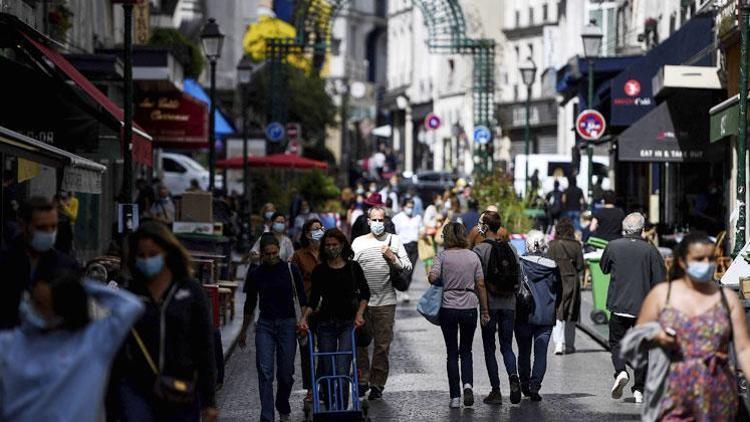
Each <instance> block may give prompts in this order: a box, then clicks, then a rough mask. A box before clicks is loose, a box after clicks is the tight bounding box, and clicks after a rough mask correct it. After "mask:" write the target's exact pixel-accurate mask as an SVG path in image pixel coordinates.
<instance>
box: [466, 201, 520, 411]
mask: <svg viewBox="0 0 750 422" xmlns="http://www.w3.org/2000/svg"><path fill="white" fill-rule="evenodd" d="M479 230H480V231H483V232H484V233H482V234H483V235H484V236H485V240H484V241H482V242H480V243H477V244H476V245H475V246H474V252H476V254H477V255H479V260H480V261H481V262H482V270H483V272H484V279H485V285H486V286H487V302H488V304H489V311H490V321H489V322H488V323H487V324H486V325H484V326H483V327H482V343H483V345H484V361H485V364H486V365H487V373H488V375H489V378H490V384H491V385H492V391H491V392H490V394H489V395H488V396H487V397H486V398H485V399H484V402H485V403H487V404H502V394H501V393H500V377H499V374H498V366H497V359H496V358H495V349H496V347H495V333H498V338H499V340H500V352H501V353H502V355H503V362H504V363H505V370H506V371H507V373H508V377H509V379H510V402H511V403H513V404H518V403H520V401H521V384H520V382H519V379H518V370H517V368H516V355H515V354H514V353H513V322H514V320H515V312H516V294H515V292H516V290H517V289H518V285H519V283H520V282H521V270H520V266H519V261H518V254H517V253H516V251H515V249H513V246H511V244H510V243H509V242H506V241H502V240H500V239H498V237H497V231H498V230H500V215H499V214H498V213H497V212H494V211H487V212H485V213H484V214H483V218H482V222H481V224H480V226H479Z"/></svg>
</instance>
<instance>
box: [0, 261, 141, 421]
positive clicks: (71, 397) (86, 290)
mask: <svg viewBox="0 0 750 422" xmlns="http://www.w3.org/2000/svg"><path fill="white" fill-rule="evenodd" d="M39 264H40V266H39V269H38V271H37V273H36V275H35V277H34V281H33V286H32V287H31V289H30V292H29V293H28V294H25V295H24V297H23V299H22V301H21V305H20V307H18V308H16V311H18V312H19V314H20V315H21V319H22V322H21V326H20V327H16V328H15V329H13V330H5V331H0V374H1V375H0V397H2V400H0V420H3V421H49V420H69V421H83V422H95V421H100V420H102V416H103V415H104V414H105V408H104V397H105V393H106V391H107V381H108V376H107V375H108V372H109V369H110V367H111V366H112V362H113V361H114V359H115V356H116V355H117V351H118V349H119V348H120V345H121V344H122V341H123V340H124V339H125V336H127V334H128V331H129V330H130V327H131V326H132V325H133V323H134V322H135V320H137V319H138V317H139V316H140V315H141V314H142V313H143V304H141V302H140V300H138V298H137V297H135V296H134V295H132V294H130V293H128V292H126V291H124V290H117V289H114V288H111V287H108V286H105V285H103V284H100V283H98V282H95V281H86V282H85V283H82V282H81V279H80V276H81V273H80V272H79V271H76V270H66V269H61V268H59V267H57V266H56V263H55V259H54V256H53V255H45V256H44V257H42V258H41V260H40V261H39ZM89 300H94V301H96V303H97V305H99V306H100V307H101V308H103V309H104V310H105V311H106V312H104V313H103V315H104V316H102V317H100V318H96V319H95V318H92V317H91V316H90V315H89V303H88V302H89Z"/></svg>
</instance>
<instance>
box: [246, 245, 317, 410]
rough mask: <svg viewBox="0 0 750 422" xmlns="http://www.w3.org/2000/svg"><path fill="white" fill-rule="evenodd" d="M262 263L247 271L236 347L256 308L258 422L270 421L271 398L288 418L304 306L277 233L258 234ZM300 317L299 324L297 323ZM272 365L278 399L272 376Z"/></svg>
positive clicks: (298, 280)
mask: <svg viewBox="0 0 750 422" xmlns="http://www.w3.org/2000/svg"><path fill="white" fill-rule="evenodd" d="M260 250H261V251H262V257H261V262H262V264H261V265H260V266H258V267H256V268H254V269H252V270H251V271H250V272H249V273H248V275H247V281H246V290H247V299H246V300H245V309H244V318H243V320H242V328H241V329H240V334H239V338H238V344H239V345H240V347H243V348H244V347H245V346H246V345H247V329H248V327H250V324H251V323H252V321H253V313H254V312H255V307H256V306H258V307H259V308H260V315H259V316H258V322H257V324H256V326H255V363H256V366H257V368H258V390H259V393H260V403H261V404H260V405H261V416H260V420H261V421H262V422H273V421H274V403H275V408H276V410H277V411H278V412H279V420H281V421H289V420H291V416H290V414H291V412H292V409H291V407H290V405H289V397H290V396H291V394H292V386H293V385H294V358H295V355H296V353H297V332H298V328H301V326H302V324H301V317H302V314H301V313H300V314H298V313H297V312H298V310H300V311H301V310H302V308H303V307H305V306H307V298H306V297H305V290H304V285H303V282H302V275H301V274H300V272H299V269H297V266H296V265H294V264H291V263H288V262H286V261H283V260H282V259H281V258H280V257H279V251H280V245H279V240H278V239H277V238H276V236H274V235H271V234H264V235H263V236H262V237H261V238H260ZM298 322H299V323H298ZM274 365H275V366H276V368H275V369H276V370H275V374H276V401H275V402H274V394H273V378H274Z"/></svg>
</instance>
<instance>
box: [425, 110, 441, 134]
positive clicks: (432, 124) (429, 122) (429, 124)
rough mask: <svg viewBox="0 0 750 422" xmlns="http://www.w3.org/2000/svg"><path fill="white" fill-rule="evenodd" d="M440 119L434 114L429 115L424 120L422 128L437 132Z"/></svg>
mask: <svg viewBox="0 0 750 422" xmlns="http://www.w3.org/2000/svg"><path fill="white" fill-rule="evenodd" d="M440 123H441V122H440V117H438V115H437V114H435V113H430V114H428V115H427V117H425V118H424V127H425V129H427V130H437V129H438V128H440Z"/></svg>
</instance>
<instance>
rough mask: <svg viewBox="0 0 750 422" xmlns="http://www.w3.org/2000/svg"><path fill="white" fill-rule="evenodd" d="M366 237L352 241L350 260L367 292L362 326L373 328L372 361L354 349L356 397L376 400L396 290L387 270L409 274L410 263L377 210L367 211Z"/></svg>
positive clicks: (384, 372) (381, 386)
mask: <svg viewBox="0 0 750 422" xmlns="http://www.w3.org/2000/svg"><path fill="white" fill-rule="evenodd" d="M368 224H369V225H370V233H369V234H367V235H364V236H360V237H358V238H356V239H354V242H352V250H353V252H354V260H355V261H357V262H358V263H359V265H360V266H361V267H362V270H363V271H364V273H365V277H366V278H367V285H368V287H369V288H370V301H369V303H368V305H367V315H368V319H367V321H366V324H372V325H371V327H372V328H373V352H372V361H370V354H369V351H368V348H366V347H358V348H357V367H358V369H359V371H360V373H361V374H360V378H359V382H360V384H361V385H360V389H359V394H360V395H362V396H364V394H365V393H366V392H367V390H368V389H369V390H370V395H369V399H370V400H374V399H379V398H381V397H382V396H383V389H384V388H385V384H386V381H388V370H389V362H388V360H389V353H390V348H391V341H393V325H394V323H395V319H396V290H395V289H394V288H393V284H392V283H391V269H396V270H401V271H409V270H411V261H410V260H409V255H407V253H406V249H404V246H403V245H402V244H401V239H400V238H399V237H398V235H395V234H390V233H388V232H386V230H385V209H384V208H383V207H381V206H376V207H373V208H370V210H369V211H368Z"/></svg>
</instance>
